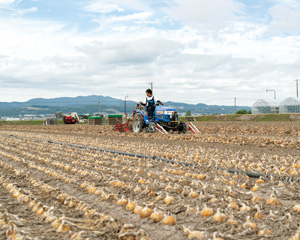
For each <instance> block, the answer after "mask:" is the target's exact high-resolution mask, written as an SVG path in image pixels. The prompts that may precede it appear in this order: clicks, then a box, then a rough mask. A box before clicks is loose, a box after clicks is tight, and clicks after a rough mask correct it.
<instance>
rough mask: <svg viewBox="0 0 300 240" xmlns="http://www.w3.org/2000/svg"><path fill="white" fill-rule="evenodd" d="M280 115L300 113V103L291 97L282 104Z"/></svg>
mask: <svg viewBox="0 0 300 240" xmlns="http://www.w3.org/2000/svg"><path fill="white" fill-rule="evenodd" d="M279 111H280V113H300V102H299V101H297V100H296V99H295V98H292V97H289V98H287V99H285V100H284V101H282V102H281V103H280V107H279Z"/></svg>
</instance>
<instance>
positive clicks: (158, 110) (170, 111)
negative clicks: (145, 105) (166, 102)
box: [156, 106, 177, 114]
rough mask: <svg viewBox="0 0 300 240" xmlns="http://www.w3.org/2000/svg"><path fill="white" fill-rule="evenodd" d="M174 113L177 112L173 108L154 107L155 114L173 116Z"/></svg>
mask: <svg viewBox="0 0 300 240" xmlns="http://www.w3.org/2000/svg"><path fill="white" fill-rule="evenodd" d="M174 112H177V109H176V108H174V107H165V106H157V107H156V113H157V114H174Z"/></svg>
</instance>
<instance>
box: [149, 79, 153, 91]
mask: <svg viewBox="0 0 300 240" xmlns="http://www.w3.org/2000/svg"><path fill="white" fill-rule="evenodd" d="M149 84H150V89H151V90H152V94H153V82H151V83H149Z"/></svg>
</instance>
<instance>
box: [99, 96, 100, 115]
mask: <svg viewBox="0 0 300 240" xmlns="http://www.w3.org/2000/svg"><path fill="white" fill-rule="evenodd" d="M99 115H100V97H99Z"/></svg>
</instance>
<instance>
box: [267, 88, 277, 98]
mask: <svg viewBox="0 0 300 240" xmlns="http://www.w3.org/2000/svg"><path fill="white" fill-rule="evenodd" d="M267 92H274V99H276V91H275V90H274V89H266V93H267Z"/></svg>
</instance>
